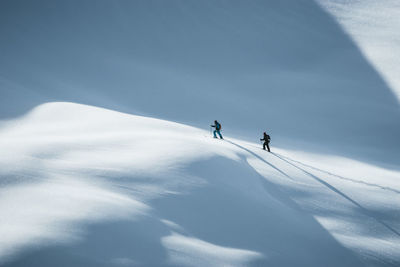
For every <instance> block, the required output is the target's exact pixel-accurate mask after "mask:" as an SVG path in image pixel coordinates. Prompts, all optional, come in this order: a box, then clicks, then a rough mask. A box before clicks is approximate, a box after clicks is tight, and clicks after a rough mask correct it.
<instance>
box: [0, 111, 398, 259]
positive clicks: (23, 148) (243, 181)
mask: <svg viewBox="0 0 400 267" xmlns="http://www.w3.org/2000/svg"><path fill="white" fill-rule="evenodd" d="M0 147H1V148H2V149H1V150H0V236H1V239H0V264H1V265H2V266H58V265H59V264H60V263H62V264H64V265H65V266H132V265H133V266H136V265H138V266H177V265H178V266H269V265H274V266H276V265H277V266H365V265H372V266H380V265H393V266H395V265H398V264H399V263H400V253H399V251H400V235H399V230H400V224H399V222H400V220H399V217H398V214H400V213H399V209H400V205H399V203H400V201H399V194H400V186H399V183H398V178H399V172H394V171H390V170H385V169H381V168H378V167H375V166H372V165H368V164H365V163H362V162H357V161H353V160H350V159H345V158H339V157H334V156H329V155H317V154H311V153H307V152H294V151H289V150H285V149H279V148H276V147H275V146H274V143H272V150H273V153H267V152H264V151H262V150H261V149H260V146H259V145H257V144H253V143H248V142H244V141H241V140H236V139H233V138H229V136H226V140H224V141H222V140H215V139H213V138H210V134H209V133H208V132H205V131H203V130H200V129H197V128H193V127H189V126H185V125H182V124H177V123H173V122H168V121H163V120H158V119H153V118H146V117H140V116H133V115H128V114H123V113H119V112H115V111H110V110H106V109H102V108H96V107H91V106H85V105H79V104H73V103H47V104H44V105H41V106H39V107H36V108H35V109H34V110H33V111H31V112H30V113H28V114H27V115H26V116H24V117H22V118H20V119H17V120H14V121H10V122H8V123H7V124H6V125H2V127H1V128H0Z"/></svg>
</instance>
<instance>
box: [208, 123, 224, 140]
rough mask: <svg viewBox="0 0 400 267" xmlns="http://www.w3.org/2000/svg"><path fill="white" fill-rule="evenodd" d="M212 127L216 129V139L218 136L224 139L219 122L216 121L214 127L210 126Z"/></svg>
mask: <svg viewBox="0 0 400 267" xmlns="http://www.w3.org/2000/svg"><path fill="white" fill-rule="evenodd" d="M210 126H211V127H214V128H215V130H214V138H217V135H216V134H218V135H219V138H221V139H224V138H223V137H222V135H221V132H220V131H221V124H220V123H219V122H218V121H217V120H215V121H214V125H210Z"/></svg>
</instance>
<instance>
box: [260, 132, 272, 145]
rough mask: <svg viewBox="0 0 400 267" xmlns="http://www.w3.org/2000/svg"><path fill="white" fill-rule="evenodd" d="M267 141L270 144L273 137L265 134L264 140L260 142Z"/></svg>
mask: <svg viewBox="0 0 400 267" xmlns="http://www.w3.org/2000/svg"><path fill="white" fill-rule="evenodd" d="M263 140H264V141H265V142H268V143H269V141H270V140H271V137H270V136H269V135H268V134H266V133H264V138H263V139H260V141H263Z"/></svg>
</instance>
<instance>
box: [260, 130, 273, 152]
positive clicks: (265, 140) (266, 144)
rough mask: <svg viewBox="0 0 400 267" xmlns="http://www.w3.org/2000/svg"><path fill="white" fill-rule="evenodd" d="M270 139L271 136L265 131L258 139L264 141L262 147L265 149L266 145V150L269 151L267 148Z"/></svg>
mask: <svg viewBox="0 0 400 267" xmlns="http://www.w3.org/2000/svg"><path fill="white" fill-rule="evenodd" d="M270 140H271V137H270V136H269V135H268V134H267V133H266V132H264V138H262V139H260V141H264V144H263V149H264V150H265V147H267V148H268V152H271V150H270V149H269V141H270Z"/></svg>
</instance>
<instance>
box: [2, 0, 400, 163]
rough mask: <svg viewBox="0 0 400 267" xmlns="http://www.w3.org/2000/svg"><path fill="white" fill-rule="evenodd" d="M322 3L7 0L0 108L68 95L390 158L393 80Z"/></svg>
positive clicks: (397, 158)
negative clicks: (387, 78) (389, 80)
mask: <svg viewBox="0 0 400 267" xmlns="http://www.w3.org/2000/svg"><path fill="white" fill-rule="evenodd" d="M346 2H347V1H346ZM318 3H319V2H318ZM318 3H317V2H315V1H313V0H296V1H293V0H251V1H248V0H234V1H225V0H202V1H196V0H189V1H180V0H169V1H163V0H147V1H109V0H98V1H96V3H95V4H94V3H93V1H90V0H83V1H82V0H70V1H65V0H40V1H39V2H36V1H26V0H25V1H24V0H17V1H15V0H3V1H1V2H0V12H1V14H0V36H2V38H3V40H5V41H3V42H0V51H2V53H1V60H0V88H1V94H2V95H1V100H0V101H1V102H0V103H1V104H0V117H1V118H13V117H18V116H20V115H23V114H25V113H26V112H27V111H28V110H30V109H32V108H34V107H35V106H37V105H40V104H42V103H45V102H50V101H69V102H75V103H83V104H89V105H94V106H100V107H105V108H109V109H113V110H117V111H122V112H127V113H131V114H137V115H147V116H151V117H156V118H162V119H167V120H171V121H175V122H181V123H184V124H188V125H192V126H196V127H199V128H204V126H205V125H208V124H209V122H210V121H213V120H215V119H219V120H221V122H223V124H224V129H226V130H228V131H229V132H230V133H232V134H234V135H235V136H240V137H242V138H244V139H246V140H248V141H252V140H255V139H256V138H257V137H258V136H259V134H260V132H262V131H263V130H264V129H265V128H266V129H268V130H269V131H270V132H271V133H272V134H273V135H274V140H275V142H277V143H278V144H279V145H280V146H285V147H287V148H294V147H297V148H298V149H306V150H312V151H315V152H318V153H329V154H335V155H339V156H346V157H352V158H357V159H359V160H363V161H369V162H371V163H373V164H381V165H385V164H387V163H390V164H395V165H400V152H399V149H397V148H398V147H400V141H399V138H398V136H399V135H400V127H399V124H398V122H399V121H400V109H399V103H398V101H397V99H396V97H395V95H394V93H393V91H392V89H391V88H390V87H389V86H388V85H387V83H386V82H385V80H384V79H383V78H382V77H381V75H380V74H379V72H377V71H376V70H375V68H374V66H373V65H371V64H370V61H369V60H368V59H367V58H365V56H364V53H363V52H362V50H360V49H359V47H358V46H357V44H356V43H354V41H353V39H352V38H351V37H350V36H349V35H348V33H347V32H346V31H345V30H344V29H342V27H341V25H339V24H338V23H337V22H336V20H335V19H334V18H333V17H332V16H331V15H330V14H328V13H327V12H326V11H325V10H324V9H323V8H322V7H321V6H320V5H319V4H318ZM365 31H367V32H368V30H365ZM375 39H376V38H375ZM394 49H396V48H395V47H392V48H390V49H389V50H390V51H392V50H394ZM389 53H391V52H389ZM238 103H240V104H238Z"/></svg>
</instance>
